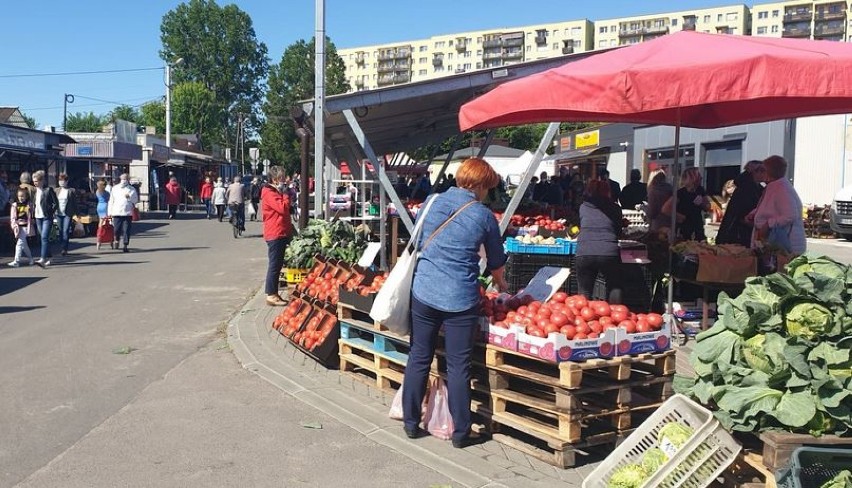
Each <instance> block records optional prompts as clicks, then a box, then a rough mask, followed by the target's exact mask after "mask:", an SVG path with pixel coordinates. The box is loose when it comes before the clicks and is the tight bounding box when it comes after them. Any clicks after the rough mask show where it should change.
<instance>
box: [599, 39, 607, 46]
mask: <svg viewBox="0 0 852 488" xmlns="http://www.w3.org/2000/svg"><path fill="white" fill-rule="evenodd" d="M598 47H606V40H605V39H601V40H600V41H598Z"/></svg>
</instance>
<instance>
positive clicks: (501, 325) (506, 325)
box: [494, 322, 509, 329]
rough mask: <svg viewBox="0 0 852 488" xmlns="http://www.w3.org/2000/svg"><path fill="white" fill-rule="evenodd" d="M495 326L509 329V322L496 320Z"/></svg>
mask: <svg viewBox="0 0 852 488" xmlns="http://www.w3.org/2000/svg"><path fill="white" fill-rule="evenodd" d="M494 327H500V328H501V329H508V328H509V324H507V323H506V322H494Z"/></svg>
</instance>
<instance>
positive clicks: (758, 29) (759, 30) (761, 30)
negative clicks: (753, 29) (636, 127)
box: [757, 27, 766, 36]
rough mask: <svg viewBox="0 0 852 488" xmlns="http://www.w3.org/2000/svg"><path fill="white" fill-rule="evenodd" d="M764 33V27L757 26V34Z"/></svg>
mask: <svg viewBox="0 0 852 488" xmlns="http://www.w3.org/2000/svg"><path fill="white" fill-rule="evenodd" d="M764 34H766V27H758V28H757V35H759V36H762V35H764Z"/></svg>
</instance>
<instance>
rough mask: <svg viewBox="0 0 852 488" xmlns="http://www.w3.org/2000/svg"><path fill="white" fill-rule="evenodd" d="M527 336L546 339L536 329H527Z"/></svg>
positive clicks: (542, 332) (540, 331) (539, 330)
mask: <svg viewBox="0 0 852 488" xmlns="http://www.w3.org/2000/svg"><path fill="white" fill-rule="evenodd" d="M527 334H529V335H531V336H533V337H547V336H546V335H544V331H543V330H541V329H539V328H538V327H528V328H527Z"/></svg>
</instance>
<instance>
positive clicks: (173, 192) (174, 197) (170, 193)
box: [165, 176, 181, 219]
mask: <svg viewBox="0 0 852 488" xmlns="http://www.w3.org/2000/svg"><path fill="white" fill-rule="evenodd" d="M180 190H181V189H180V183H178V181H177V178H175V177H174V176H172V177H171V178H169V182H168V183H166V188H165V192H166V206H167V207H168V209H169V219H174V218H175V216H176V215H177V208H178V205H179V204H180Z"/></svg>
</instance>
